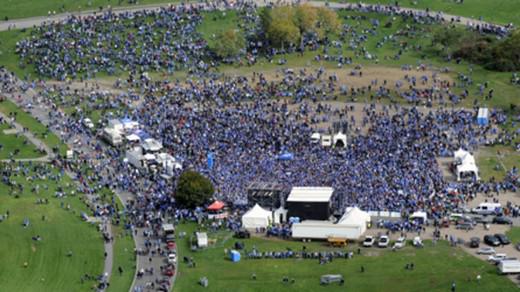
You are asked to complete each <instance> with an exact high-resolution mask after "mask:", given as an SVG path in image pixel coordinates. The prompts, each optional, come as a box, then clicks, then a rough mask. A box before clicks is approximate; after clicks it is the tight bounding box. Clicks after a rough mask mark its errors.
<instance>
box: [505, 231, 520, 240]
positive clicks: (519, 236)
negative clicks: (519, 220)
mask: <svg viewBox="0 0 520 292" xmlns="http://www.w3.org/2000/svg"><path fill="white" fill-rule="evenodd" d="M506 235H507V237H509V240H511V242H512V243H513V244H517V243H519V242H520V227H512V228H511V230H510V231H508V232H506Z"/></svg>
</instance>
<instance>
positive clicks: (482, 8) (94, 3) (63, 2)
mask: <svg viewBox="0 0 520 292" xmlns="http://www.w3.org/2000/svg"><path fill="white" fill-rule="evenodd" d="M332 1H333V2H352V3H357V2H358V1H352V0H332ZM332 1H331V2H332ZM137 2H138V4H139V5H146V4H156V3H176V2H181V1H175V0H140V1H137ZM183 2H195V1H183ZM362 2H365V3H374V4H377V3H383V4H394V3H395V2H396V1H394V0H364V1H362ZM397 2H399V4H400V5H401V6H403V7H412V8H418V9H426V8H429V9H432V10H435V11H439V10H441V11H444V12H445V13H447V14H453V15H461V16H466V17H472V18H478V17H480V16H482V17H483V19H484V20H486V21H491V22H495V23H501V24H507V23H515V24H518V23H519V19H520V2H519V1H516V0H495V1H489V0H465V1H464V3H463V4H459V3H456V1H455V0H401V1H397ZM3 4H4V6H3V9H2V11H1V12H0V19H2V20H3V19H5V17H6V16H8V17H9V18H10V19H12V18H24V17H31V16H39V15H42V16H44V15H47V14H48V12H49V11H56V13H61V12H69V11H70V12H79V11H85V10H95V9H99V6H103V7H105V8H106V7H108V5H110V6H112V7H122V6H130V4H129V3H128V1H127V0H39V1H31V0H18V1H16V0H4V2H3Z"/></svg>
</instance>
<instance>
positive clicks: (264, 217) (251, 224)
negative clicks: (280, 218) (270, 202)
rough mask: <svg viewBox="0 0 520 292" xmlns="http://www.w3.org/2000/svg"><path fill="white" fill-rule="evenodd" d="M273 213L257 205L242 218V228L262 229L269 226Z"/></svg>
mask: <svg viewBox="0 0 520 292" xmlns="http://www.w3.org/2000/svg"><path fill="white" fill-rule="evenodd" d="M270 219H271V212H270V211H267V210H265V209H264V208H262V207H260V205H258V204H256V205H255V206H254V207H253V208H251V209H250V210H249V211H247V212H246V213H245V214H244V216H242V226H243V227H244V228H260V227H264V228H265V227H267V226H269V222H270Z"/></svg>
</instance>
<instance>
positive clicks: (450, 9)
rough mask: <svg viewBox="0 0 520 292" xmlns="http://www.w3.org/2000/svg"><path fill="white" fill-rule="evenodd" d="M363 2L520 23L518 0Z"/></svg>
mask: <svg viewBox="0 0 520 292" xmlns="http://www.w3.org/2000/svg"><path fill="white" fill-rule="evenodd" d="M330 2H342V3H344V2H351V3H357V2H359V1H352V0H332V1H330ZM361 2H363V3H371V4H394V3H395V2H399V5H400V6H401V7H411V8H417V9H426V8H429V9H430V10H433V11H443V12H444V13H446V14H450V15H460V16H465V17H471V18H479V17H480V16H482V17H483V20H485V21H489V22H493V23H500V24H508V23H514V24H519V23H520V2H519V1H516V0H495V1H490V0H464V1H463V2H464V3H462V4H461V3H457V1H455V0H398V1H395V0H363V1H361Z"/></svg>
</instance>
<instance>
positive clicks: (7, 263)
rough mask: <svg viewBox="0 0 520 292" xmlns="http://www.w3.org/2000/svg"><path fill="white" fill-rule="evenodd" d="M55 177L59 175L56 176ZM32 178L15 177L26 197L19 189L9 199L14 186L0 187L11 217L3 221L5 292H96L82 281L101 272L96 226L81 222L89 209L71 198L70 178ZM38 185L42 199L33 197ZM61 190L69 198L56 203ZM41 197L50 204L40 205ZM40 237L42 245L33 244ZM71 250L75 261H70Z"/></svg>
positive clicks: (0, 269)
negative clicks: (31, 179) (46, 188)
mask: <svg viewBox="0 0 520 292" xmlns="http://www.w3.org/2000/svg"><path fill="white" fill-rule="evenodd" d="M1 166H2V168H3V167H4V166H5V164H3V165H1ZM52 173H53V174H54V175H56V174H57V171H56V170H53V172H52ZM32 175H33V173H32V172H29V173H28V174H27V176H25V175H23V173H21V174H20V175H19V176H17V177H14V176H12V178H13V179H15V180H16V181H17V182H18V183H19V184H22V185H23V186H24V190H23V192H20V191H18V190H17V191H16V194H12V195H10V194H9V193H10V192H9V187H7V186H6V185H5V184H3V183H2V184H0V206H1V207H0V208H1V209H0V213H1V214H5V213H6V212H7V211H9V213H10V215H9V218H8V219H7V220H4V221H3V222H0V258H1V259H2V264H1V265H0V283H2V284H1V289H0V290H2V291H67V292H68V291H91V288H92V286H93V285H95V284H96V282H95V281H85V282H83V283H81V281H80V279H81V277H82V276H83V275H85V274H89V275H93V276H97V275H99V274H101V273H102V271H103V242H102V240H101V236H100V234H99V232H97V230H96V227H95V226H94V225H91V224H90V223H86V222H83V221H82V220H81V218H80V212H86V211H87V208H86V206H85V205H84V203H83V202H81V200H80V195H75V196H71V191H72V190H73V189H72V188H71V186H70V184H71V183H72V182H71V181H70V179H68V177H63V178H62V179H61V180H59V181H57V182H56V181H54V180H49V179H38V178H36V179H35V180H33V181H32V182H29V181H28V180H27V179H26V178H28V177H30V176H32ZM36 185H39V186H40V191H39V193H38V194H37V193H34V192H31V188H33V187H35V186H36ZM45 185H46V186H47V187H48V190H45V189H44V186H45ZM58 186H61V187H62V188H64V189H65V190H67V193H68V196H67V197H64V198H62V199H57V198H55V196H54V194H55V191H56V189H57V187H58ZM16 195H18V196H19V198H16V197H15V196H16ZM37 198H47V199H48V200H49V203H48V204H36V200H37ZM62 202H63V207H61V203H62ZM67 205H70V210H67ZM42 216H45V221H43V220H42ZM25 218H27V219H29V220H30V224H29V226H28V227H26V228H24V227H23V226H22V223H23V222H24V219H25ZM37 235H39V236H41V238H42V240H41V241H34V240H33V239H32V237H33V236H37ZM69 250H70V251H72V253H73V254H72V256H71V257H68V256H67V253H68V252H69ZM25 262H27V264H28V265H27V267H24V263H25Z"/></svg>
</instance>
